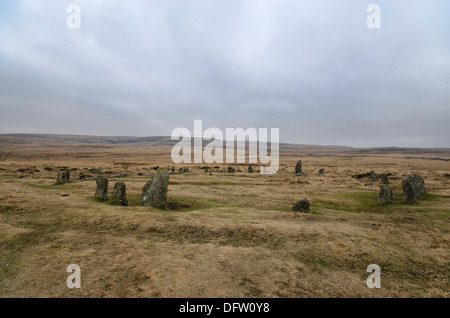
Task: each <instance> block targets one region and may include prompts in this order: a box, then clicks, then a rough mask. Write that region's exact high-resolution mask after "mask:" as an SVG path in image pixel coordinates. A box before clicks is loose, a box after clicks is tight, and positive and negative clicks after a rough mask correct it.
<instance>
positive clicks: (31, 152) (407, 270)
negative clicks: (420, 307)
mask: <svg viewBox="0 0 450 318" xmlns="http://www.w3.org/2000/svg"><path fill="white" fill-rule="evenodd" d="M170 149H171V148H170V147H169V146H167V145H160V146H155V145H152V146H149V145H148V144H146V143H142V144H133V145H129V144H124V145H110V144H88V145H86V144H78V143H76V142H73V141H66V142H61V143H57V142H48V143H43V142H41V141H39V142H36V141H33V142H31V143H29V144H22V145H20V144H17V143H9V144H5V143H4V144H3V146H2V148H1V152H0V190H1V191H0V296H2V297H448V291H449V280H448V277H449V275H448V272H449V270H450V262H449V261H450V260H449V241H450V227H449V216H450V189H449V184H450V178H448V177H446V176H445V174H446V173H449V170H450V169H449V168H450V162H448V161H442V160H431V159H426V158H422V157H423V156H422V155H421V154H420V153H419V154H408V155H407V157H405V156H403V155H401V154H399V153H395V154H389V153H384V154H367V155H365V154H361V153H352V154H348V153H346V154H340V153H339V152H338V151H337V150H336V151H335V150H333V151H335V152H336V153H335V154H334V155H333V156H330V155H323V154H321V155H320V154H319V155H311V154H310V155H305V154H303V153H301V152H299V151H298V149H297V150H296V149H295V148H294V149H291V148H289V149H287V148H286V149H287V150H285V151H284V152H282V155H281V168H280V172H279V173H278V174H276V175H269V176H264V175H260V174H257V173H254V174H248V173H246V170H247V165H236V167H237V168H238V169H241V170H242V171H243V172H240V173H239V172H238V173H236V174H228V173H225V172H217V171H216V169H212V170H211V171H212V175H209V174H205V173H203V171H202V170H201V169H200V166H201V165H195V164H193V165H190V167H191V169H193V170H195V171H196V173H195V174H190V173H187V174H174V175H171V176H170V184H169V202H171V203H172V204H173V207H174V208H175V210H169V211H161V210H156V209H153V208H151V207H143V206H139V205H138V200H139V195H140V192H141V189H142V186H143V185H144V183H145V182H146V181H147V180H148V178H149V177H148V176H139V175H138V173H151V172H152V171H153V169H152V168H153V167H155V166H158V165H160V166H168V167H171V166H172V164H171V160H170V157H169V155H170ZM432 155H433V154H428V155H427V156H425V157H432ZM437 156H441V157H442V156H443V154H442V153H439V154H438V155H437ZM446 158H449V156H447V157H446ZM297 159H302V161H303V166H304V170H305V172H307V173H308V175H307V176H305V177H294V176H293V173H292V172H293V167H294V166H295V162H296V160H297ZM63 166H67V167H70V168H75V169H77V170H75V171H73V172H72V176H73V178H74V179H75V178H76V177H77V176H78V175H79V174H80V173H88V172H87V171H86V170H85V168H88V169H90V168H101V169H103V170H104V171H111V172H113V173H120V172H123V171H128V172H129V173H130V176H129V177H128V178H125V179H121V180H123V181H125V182H126V184H127V193H128V196H129V201H130V203H131V206H129V207H120V206H112V205H110V204H108V203H100V202H97V201H95V200H94V198H93V195H94V191H95V181H79V180H75V181H74V182H72V183H69V184H64V185H54V182H55V176H56V171H57V170H58V169H59V167H63ZM184 166H188V165H184ZM210 166H211V165H210ZM219 166H220V169H219V170H223V169H225V168H226V167H227V166H226V165H219ZM45 167H49V168H52V169H54V171H46V170H45V169H44V168H45ZM179 167H180V166H178V165H177V166H176V169H177V171H178V168H179ZM320 168H325V176H323V177H320V176H319V175H318V173H317V172H318V170H319V169H320ZM18 169H31V170H22V171H23V172H18V171H17V170H18ZM36 170H39V171H36ZM370 170H375V171H376V172H378V173H381V172H385V173H392V176H391V177H390V180H391V182H392V187H393V190H394V199H395V202H394V204H392V205H389V206H377V204H376V195H377V192H378V190H379V185H378V183H376V182H375V183H373V182H371V181H369V180H365V179H362V180H356V179H354V178H352V175H354V174H357V173H362V172H368V171H370ZM411 171H418V172H420V174H421V175H422V176H423V177H424V179H425V182H426V187H427V194H426V195H425V196H424V197H423V198H421V199H420V200H419V201H418V202H416V203H412V204H411V203H410V204H408V203H405V202H403V200H402V194H401V188H400V180H401V178H402V177H403V176H405V175H406V174H408V173H409V172H411ZM88 174H89V173H88ZM298 179H302V180H304V182H303V183H298ZM111 181H114V180H111ZM112 183H113V182H112ZM110 188H112V184H110ZM64 194H68V195H69V196H62V195H64ZM303 197H308V198H309V199H310V201H311V213H310V214H293V213H292V212H290V208H291V207H292V205H293V204H294V203H295V202H296V201H297V200H299V199H301V198H303ZM73 263H75V264H79V265H80V266H81V269H82V288H81V289H79V290H69V289H68V288H67V286H66V278H67V276H68V274H67V273H66V271H65V270H66V267H67V266H68V265H69V264H73ZM373 263H375V264H378V265H380V267H381V269H382V281H381V283H382V288H381V289H368V288H367V286H366V278H367V276H368V275H369V274H368V273H366V268H367V266H368V265H369V264H373Z"/></svg>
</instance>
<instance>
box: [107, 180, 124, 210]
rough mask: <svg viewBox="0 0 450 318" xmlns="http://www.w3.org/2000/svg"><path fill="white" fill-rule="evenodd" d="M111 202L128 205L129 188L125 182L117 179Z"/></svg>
mask: <svg viewBox="0 0 450 318" xmlns="http://www.w3.org/2000/svg"><path fill="white" fill-rule="evenodd" d="M111 203H113V204H120V205H123V206H128V200H127V188H126V186H125V183H124V182H122V181H117V182H116V184H115V185H114V189H113V192H112V194H111Z"/></svg>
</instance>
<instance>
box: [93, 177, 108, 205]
mask: <svg viewBox="0 0 450 318" xmlns="http://www.w3.org/2000/svg"><path fill="white" fill-rule="evenodd" d="M108 182H109V181H108V178H107V177H104V176H99V177H98V178H97V190H95V197H96V198H97V199H99V200H101V201H106V200H108Z"/></svg>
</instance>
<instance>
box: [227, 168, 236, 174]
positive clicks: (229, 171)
mask: <svg viewBox="0 0 450 318" xmlns="http://www.w3.org/2000/svg"><path fill="white" fill-rule="evenodd" d="M228 173H236V169H235V168H233V167H228Z"/></svg>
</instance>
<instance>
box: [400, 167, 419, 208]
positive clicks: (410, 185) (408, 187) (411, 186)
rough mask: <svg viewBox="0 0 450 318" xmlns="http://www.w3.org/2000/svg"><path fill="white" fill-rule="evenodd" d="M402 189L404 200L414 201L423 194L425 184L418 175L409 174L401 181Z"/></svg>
mask: <svg viewBox="0 0 450 318" xmlns="http://www.w3.org/2000/svg"><path fill="white" fill-rule="evenodd" d="M402 188H403V194H404V195H405V200H406V201H414V200H416V199H417V198H419V197H420V196H421V195H422V194H424V193H425V182H424V181H423V179H422V177H421V176H420V175H418V174H415V173H410V174H409V175H407V176H406V178H404V179H403V180H402Z"/></svg>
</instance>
